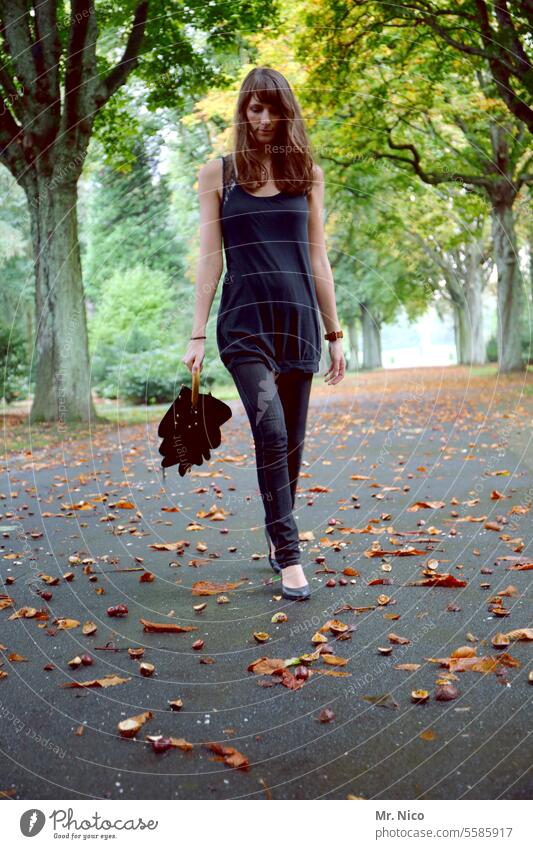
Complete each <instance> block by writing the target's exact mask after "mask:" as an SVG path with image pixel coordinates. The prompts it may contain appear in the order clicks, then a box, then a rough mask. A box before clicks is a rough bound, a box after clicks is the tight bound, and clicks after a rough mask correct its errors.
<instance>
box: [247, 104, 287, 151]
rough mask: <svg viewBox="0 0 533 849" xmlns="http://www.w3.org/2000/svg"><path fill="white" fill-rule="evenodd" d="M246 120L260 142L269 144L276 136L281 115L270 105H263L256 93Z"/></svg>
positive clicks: (249, 106)
mask: <svg viewBox="0 0 533 849" xmlns="http://www.w3.org/2000/svg"><path fill="white" fill-rule="evenodd" d="M246 118H247V120H248V122H249V124H250V127H251V129H252V132H253V134H254V136H255V138H256V139H257V141H258V142H261V143H263V144H267V143H269V142H272V140H273V139H274V136H275V135H276V130H277V128H278V124H279V122H280V120H281V115H280V113H279V112H277V111H276V110H275V109H274V108H273V107H272V106H269V104H268V103H262V102H261V100H260V99H259V97H258V96H257V95H256V94H255V93H254V94H252V96H251V98H250V102H249V103H248V108H247V109H246Z"/></svg>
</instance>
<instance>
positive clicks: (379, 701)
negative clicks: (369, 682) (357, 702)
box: [361, 693, 400, 709]
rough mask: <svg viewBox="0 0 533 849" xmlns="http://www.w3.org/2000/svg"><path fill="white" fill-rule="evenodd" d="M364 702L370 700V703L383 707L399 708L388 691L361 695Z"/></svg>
mask: <svg viewBox="0 0 533 849" xmlns="http://www.w3.org/2000/svg"><path fill="white" fill-rule="evenodd" d="M361 698H362V699H364V700H365V702H370V704H372V705H378V706H379V707H384V708H393V709H394V708H399V707H400V705H399V704H398V702H397V701H396V700H395V699H394V698H393V696H391V694H390V693H382V694H381V695H380V696H361Z"/></svg>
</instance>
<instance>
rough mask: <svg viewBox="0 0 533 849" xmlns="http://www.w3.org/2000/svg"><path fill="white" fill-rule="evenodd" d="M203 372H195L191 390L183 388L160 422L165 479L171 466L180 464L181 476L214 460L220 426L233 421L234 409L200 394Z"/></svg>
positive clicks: (160, 451) (159, 432)
mask: <svg viewBox="0 0 533 849" xmlns="http://www.w3.org/2000/svg"><path fill="white" fill-rule="evenodd" d="M199 389H200V370H197V371H193V373H192V390H191V389H189V387H188V386H182V387H181V389H180V392H179V395H178V397H177V398H176V400H175V401H174V402H173V404H172V406H171V407H169V409H168V410H167V412H166V413H165V415H164V416H163V418H162V419H161V422H160V423H159V428H158V431H157V433H158V436H159V437H161V439H162V440H163V441H162V442H161V445H160V446H159V453H160V454H162V455H163V459H162V460H161V466H162V467H163V477H165V469H166V468H167V467H168V466H175V465H176V463H179V469H178V470H179V473H180V475H181V477H183V476H184V475H185V473H186V472H188V471H189V469H190V468H191V467H192V466H201V465H202V463H203V461H204V459H205V460H210V459H211V453H210V452H211V450H212V449H213V448H218V446H219V445H220V443H221V441H222V435H221V432H220V426H221V425H223V424H224V422H227V421H228V419H230V418H231V415H232V413H231V408H230V407H228V405H227V404H224V402H223V401H220V400H219V399H218V398H214V397H213V396H212V395H211V393H210V392H209V393H207V394H200V391H199Z"/></svg>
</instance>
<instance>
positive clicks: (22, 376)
mask: <svg viewBox="0 0 533 849" xmlns="http://www.w3.org/2000/svg"><path fill="white" fill-rule="evenodd" d="M28 372H29V365H28V349H27V347H26V340H25V338H24V336H23V334H22V333H21V331H20V330H18V329H17V328H16V327H10V326H8V325H7V324H5V323H4V322H3V321H0V380H1V384H0V398H4V400H5V402H6V403H7V404H11V403H12V402H13V401H17V400H18V399H20V398H25V397H26V395H27V394H28V385H27V384H28Z"/></svg>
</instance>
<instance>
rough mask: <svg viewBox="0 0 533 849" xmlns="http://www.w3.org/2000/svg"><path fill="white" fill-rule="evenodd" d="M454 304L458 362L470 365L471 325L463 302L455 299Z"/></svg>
mask: <svg viewBox="0 0 533 849" xmlns="http://www.w3.org/2000/svg"><path fill="white" fill-rule="evenodd" d="M452 306H453V329H454V336H455V350H456V353H457V364H458V365H460V366H464V365H468V362H469V351H470V326H469V323H468V315H467V312H466V310H465V308H464V306H463V304H461V303H457V301H453V302H452Z"/></svg>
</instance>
